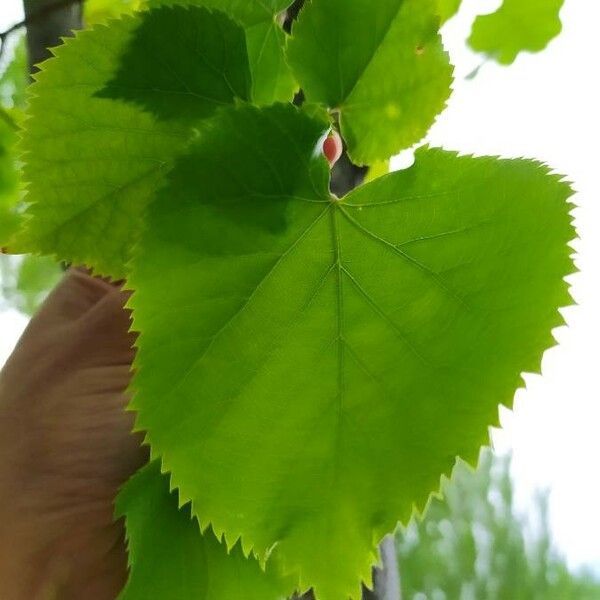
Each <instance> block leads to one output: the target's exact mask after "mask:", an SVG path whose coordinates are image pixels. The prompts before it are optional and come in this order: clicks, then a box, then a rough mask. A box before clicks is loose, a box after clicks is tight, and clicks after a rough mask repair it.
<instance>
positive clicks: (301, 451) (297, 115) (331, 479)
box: [130, 105, 574, 600]
mask: <svg viewBox="0 0 600 600" xmlns="http://www.w3.org/2000/svg"><path fill="white" fill-rule="evenodd" d="M322 130H323V125H322V124H321V123H320V122H318V121H314V120H312V119H311V118H310V117H308V116H307V115H306V114H304V113H302V112H299V111H298V110H297V109H295V108H293V107H292V106H280V105H276V106H274V107H272V108H268V109H263V110H259V109H255V108H251V107H242V108H238V109H230V110H225V111H222V112H220V113H219V114H218V115H217V116H216V117H215V118H214V119H213V120H211V121H210V122H206V124H205V125H204V126H203V127H202V131H201V132H200V136H199V139H198V140H197V142H196V143H195V144H194V145H193V147H191V148H190V150H189V153H188V154H186V156H185V157H182V158H181V159H180V160H179V161H178V164H177V165H176V167H175V168H174V169H173V171H172V172H171V174H170V176H169V184H168V186H167V187H166V188H165V189H164V190H163V191H162V192H161V193H160V194H159V197H158V198H157V200H156V202H154V203H153V204H152V206H151V207H150V209H149V216H148V227H147V229H146V232H145V234H144V235H143V237H142V240H141V242H140V245H139V246H138V248H137V251H136V257H135V259H134V261H133V265H132V275H131V280H130V283H131V285H132V287H133V289H135V290H136V292H135V294H134V296H133V299H132V301H131V305H132V307H133V308H134V328H135V329H136V330H138V331H141V336H140V338H139V342H138V343H139V351H138V357H137V363H136V375H135V379H134V389H135V391H136V396H135V398H134V401H133V405H132V406H133V408H134V409H135V410H136V411H137V412H138V417H137V418H138V421H137V425H138V427H139V428H140V429H143V430H145V431H146V432H147V440H148V441H149V442H150V444H151V448H152V453H153V456H155V457H159V456H160V457H161V458H162V460H163V465H164V468H165V469H167V470H169V471H171V473H172V482H173V485H174V486H175V487H177V488H179V490H180V494H181V499H182V501H183V502H187V501H190V500H191V501H192V505H193V511H194V514H195V515H196V516H197V518H198V519H199V521H200V523H201V524H202V525H203V526H207V525H208V524H211V526H212V527H213V529H214V531H215V532H216V533H217V535H218V536H221V535H224V536H225V539H226V541H227V542H228V543H229V544H232V543H233V542H235V541H237V540H238V539H239V538H240V536H241V540H242V545H243V547H244V549H245V550H246V551H249V550H250V549H253V550H254V551H255V552H256V553H257V554H258V556H259V557H267V556H269V557H270V560H276V561H277V564H278V565H282V568H283V569H284V572H286V573H287V572H291V573H294V574H295V576H296V577H297V578H298V579H297V580H298V587H299V588H300V589H303V590H304V589H306V588H309V587H313V588H314V590H315V593H316V596H317V597H318V598H319V600H340V598H349V597H351V598H354V599H355V600H358V599H359V598H360V581H361V579H363V580H365V581H368V580H369V578H370V567H371V565H372V564H373V562H374V558H375V556H376V545H377V541H378V540H379V539H381V537H382V536H383V535H384V534H386V533H387V532H389V531H391V530H392V529H393V528H394V527H395V525H396V523H397V522H398V520H402V521H403V522H405V523H406V522H407V521H408V519H409V517H410V515H411V513H412V510H413V507H414V506H417V507H423V505H424V504H425V502H426V501H427V498H428V496H429V494H430V493H431V492H432V491H433V490H435V489H437V488H438V485H439V480H440V476H441V475H442V474H447V473H449V471H450V470H451V469H452V466H453V464H454V462H455V459H456V457H457V456H461V457H463V458H464V459H466V460H468V461H474V460H475V459H476V457H477V455H478V452H479V448H480V446H481V445H482V444H485V443H486V442H487V441H488V428H489V426H491V425H495V424H497V423H498V405H499V404H500V403H504V404H505V405H508V406H510V405H511V402H512V398H513V394H514V391H515V389H516V388H517V387H518V386H519V385H520V382H521V379H520V376H521V373H522V372H523V371H525V370H527V371H533V370H536V369H538V368H539V365H540V359H541V356H542V352H543V351H544V349H546V348H548V347H549V346H551V345H552V344H553V338H552V335H551V330H552V328H553V327H556V326H557V325H559V324H561V322H562V321H561V317H560V315H559V313H558V311H557V309H558V308H559V307H561V306H563V305H566V304H568V303H569V302H570V297H569V294H568V289H567V285H566V283H565V282H564V280H563V278H564V277H565V275H567V274H568V273H570V272H571V271H572V270H573V265H572V261H571V259H570V250H569V247H568V245H567V243H568V242H569V241H570V240H571V239H572V238H573V236H574V232H573V228H572V225H571V220H570V216H569V208H570V205H569V203H568V202H567V198H568V196H569V195H570V193H571V192H570V188H569V186H568V185H567V184H565V183H562V182H561V181H560V178H559V177H557V176H554V175H550V174H549V173H548V170H547V169H546V168H545V167H544V166H542V165H540V164H539V163H535V162H532V161H526V160H498V159H494V158H472V157H466V156H465V157H461V156H458V155H456V154H454V153H450V152H444V151H441V150H428V149H424V150H421V151H419V152H418V153H417V157H416V163H415V165H414V166H413V167H411V168H410V169H407V170H405V171H401V172H397V173H392V174H389V175H386V176H383V177H380V178H378V179H376V180H375V181H373V182H372V183H369V184H367V185H365V186H363V187H361V188H359V189H358V190H356V191H355V192H353V193H351V194H349V195H348V196H346V197H344V198H343V199H342V200H339V201H338V200H337V199H335V198H332V197H331V196H330V195H329V193H328V190H327V183H328V169H327V165H326V161H325V159H324V158H322V156H321V155H320V153H319V152H315V145H316V143H317V140H318V139H319V137H320V136H321V135H322ZM165 290H168V294H165Z"/></svg>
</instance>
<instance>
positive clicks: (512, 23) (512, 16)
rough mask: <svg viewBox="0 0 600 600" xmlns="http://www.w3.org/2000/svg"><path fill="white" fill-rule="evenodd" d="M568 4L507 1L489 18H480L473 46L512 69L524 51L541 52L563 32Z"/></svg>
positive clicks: (546, 0)
mask: <svg viewBox="0 0 600 600" xmlns="http://www.w3.org/2000/svg"><path fill="white" fill-rule="evenodd" d="M563 3H564V0H504V3H503V4H502V6H501V7H500V8H499V9H498V10H497V11H496V12H495V13H492V14H489V15H482V16H479V17H477V19H476V20H475V23H474V24H473V30H472V31H471V37H470V38H469V44H470V45H471V48H473V50H476V51H477V52H483V53H485V54H487V56H489V57H490V58H492V59H494V60H496V61H498V62H499V63H500V64H503V65H509V64H511V63H512V62H514V60H515V59H516V58H517V55H518V54H519V53H520V52H523V51H529V52H539V51H540V50H543V49H544V48H545V47H546V46H547V45H548V43H549V42H550V40H552V39H553V38H555V37H556V36H557V35H558V34H559V33H560V32H561V29H562V24H561V22H560V16H559V13H560V9H561V8H562V5H563Z"/></svg>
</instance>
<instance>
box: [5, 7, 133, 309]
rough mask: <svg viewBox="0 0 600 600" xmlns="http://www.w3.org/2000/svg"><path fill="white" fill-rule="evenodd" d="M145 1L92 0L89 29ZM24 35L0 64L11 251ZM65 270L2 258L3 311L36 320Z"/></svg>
mask: <svg viewBox="0 0 600 600" xmlns="http://www.w3.org/2000/svg"><path fill="white" fill-rule="evenodd" d="M141 4H142V2H141V0H88V1H87V2H86V3H85V5H84V9H85V12H84V18H85V23H86V25H95V24H98V23H104V22H106V21H107V20H109V19H111V18H115V17H118V16H120V15H122V14H124V13H126V12H130V11H132V10H135V9H137V8H139V7H140V6H141ZM27 64H28V62H27V49H26V44H25V34H24V31H22V30H21V31H16V32H15V33H14V35H13V36H11V37H9V38H8V40H7V42H6V47H5V48H4V49H3V52H2V61H1V62H0V247H2V248H6V247H10V238H11V236H12V235H13V233H14V232H15V230H16V229H17V228H18V227H19V224H20V219H21V214H22V212H23V202H22V200H23V196H24V194H23V186H22V184H21V182H20V180H19V164H18V145H17V143H18V130H19V127H20V123H21V122H22V119H23V114H24V110H25V106H26V90H27V85H28V84H29V81H30V78H29V74H28V66H27ZM61 273H62V268H61V266H60V265H59V264H57V263H56V262H55V261H54V260H52V259H51V258H49V257H39V256H9V255H6V254H1V255H0V309H4V308H14V309H16V310H19V311H20V312H22V313H24V314H25V315H29V316H31V315H32V314H33V313H34V312H35V311H36V310H37V308H38V307H39V305H40V304H41V302H42V301H43V300H44V298H45V297H46V295H47V294H48V292H49V290H51V289H52V287H54V285H55V284H56V283H57V282H58V280H59V279H60V277H61Z"/></svg>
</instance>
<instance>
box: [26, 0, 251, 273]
mask: <svg viewBox="0 0 600 600" xmlns="http://www.w3.org/2000/svg"><path fill="white" fill-rule="evenodd" d="M168 10H171V9H159V11H168ZM180 10H183V9H180ZM190 10H191V9H190ZM196 11H200V12H203V11H202V9H194V14H197V13H196ZM159 14H161V15H164V16H165V23H166V22H170V21H169V19H168V18H167V17H166V15H165V13H164V12H160V13H159ZM154 15H155V13H153V12H144V13H139V14H138V15H137V16H135V17H125V18H124V19H122V20H120V21H113V22H112V23H111V25H110V27H105V26H98V27H96V28H95V29H93V30H90V31H84V32H81V33H79V34H77V36H76V37H75V38H74V39H70V40H68V41H67V42H66V43H65V44H64V45H63V46H60V47H59V48H58V49H56V50H55V54H56V58H54V59H51V60H50V61H47V62H46V63H43V65H42V71H41V73H39V74H38V75H37V76H36V79H37V82H36V83H35V84H34V85H33V86H32V94H31V97H30V108H29V115H30V118H29V120H28V121H27V123H26V132H25V139H24V143H23V148H24V150H25V167H24V178H25V180H26V181H27V182H29V186H28V189H29V194H28V196H27V200H28V201H29V202H30V203H31V206H30V208H29V210H28V215H29V220H28V222H27V227H26V228H25V230H24V231H23V232H22V234H21V235H20V236H19V240H18V241H19V243H18V245H17V248H16V249H17V250H20V251H22V252H35V253H41V254H51V255H56V256H58V257H59V258H60V259H63V260H66V261H68V262H74V263H83V264H86V265H88V266H90V267H93V268H95V269H96V271H97V272H99V273H102V274H105V275H112V276H113V277H123V276H124V275H125V274H126V270H127V269H126V265H127V262H128V260H129V254H130V249H131V247H132V245H133V244H134V243H135V241H136V239H137V234H138V232H139V230H140V228H141V224H142V222H143V220H142V217H143V214H144V210H145V207H146V205H147V204H148V202H149V201H150V199H151V198H152V197H153V195H154V193H155V191H156V189H157V188H158V187H159V186H160V185H161V183H162V181H163V177H164V175H165V173H166V172H168V170H169V169H170V167H171V163H172V160H173V158H174V157H175V156H176V155H177V154H178V153H180V152H182V151H183V150H184V149H185V147H186V144H187V143H188V141H189V139H190V137H191V136H192V135H193V134H192V131H191V130H190V128H189V125H187V124H185V125H184V124H183V121H181V124H179V122H176V121H174V120H169V121H168V122H167V121H161V120H157V118H156V117H155V116H153V115H151V114H149V113H147V112H145V111H143V110H141V109H140V108H139V107H137V106H135V105H134V104H132V103H127V102H123V101H120V100H118V99H109V98H105V97H100V96H103V95H106V89H105V87H106V84H107V83H108V82H109V81H111V80H114V77H115V73H117V71H118V69H119V68H120V59H121V57H122V56H123V54H124V53H126V52H127V49H128V48H129V47H130V44H131V41H132V40H133V39H135V37H136V34H137V31H138V29H139V28H140V27H144V23H145V22H146V20H153V19H154ZM219 19H220V17H219ZM173 37H177V36H176V35H175V34H174V33H173ZM158 39H160V38H158ZM157 43H158V41H157ZM215 43H217V42H215ZM219 48H221V46H219ZM208 50H209V49H207V51H208ZM240 51H241V49H240ZM202 57H203V55H202V54H200V55H199V56H196V58H195V63H194V64H195V65H197V64H199V63H201V62H202ZM145 59H146V56H145ZM235 60H236V59H234V57H232V58H231V61H232V62H234V61H235ZM239 60H240V61H242V60H245V59H244V58H243V57H241V56H240V57H239ZM140 68H142V69H146V68H145V67H143V65H142V66H141V67H140ZM152 69H155V67H154V66H152ZM155 70H156V69H155ZM132 76H133V75H132ZM137 76H138V77H142V75H141V74H140V73H138V74H137ZM164 91H165V95H166V92H170V91H172V90H169V89H167V90H164ZM158 96H159V94H157V97H158ZM144 99H145V100H146V102H150V100H149V97H148V96H144V95H143V94H142V93H141V92H140V100H141V101H143V100H144ZM169 102H170V104H169V106H171V107H172V109H173V110H175V109H179V110H180V111H181V113H182V114H184V113H185V111H186V110H187V108H188V107H189V98H188V96H186V95H185V94H183V95H176V94H171V95H170V100H169Z"/></svg>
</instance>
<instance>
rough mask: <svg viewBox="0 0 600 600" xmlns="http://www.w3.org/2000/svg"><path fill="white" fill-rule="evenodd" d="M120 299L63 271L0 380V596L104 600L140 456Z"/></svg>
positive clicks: (114, 591)
mask: <svg viewBox="0 0 600 600" xmlns="http://www.w3.org/2000/svg"><path fill="white" fill-rule="evenodd" d="M125 300H126V295H125V294H124V293H123V292H121V291H119V290H118V289H117V288H116V287H115V286H113V285H111V284H109V283H107V282H105V281H103V280H101V279H97V278H92V277H90V276H89V275H87V274H86V273H84V272H82V271H78V270H71V271H70V272H69V273H68V274H67V275H66V276H65V278H64V280H63V281H62V282H61V283H60V285H59V286H58V287H57V288H56V289H55V290H54V292H53V293H52V294H51V295H50V297H49V298H48V300H47V301H46V302H45V303H44V305H43V306H42V308H41V310H40V312H39V313H38V315H36V316H35V317H34V318H33V320H32V321H31V323H30V325H29V326H28V328H27V329H26V331H25V333H24V334H23V337H22V338H21V340H20V341H19V344H18V345H17V348H16V350H15V351H14V353H13V355H12V356H11V358H10V359H9V361H8V362H7V364H6V366H5V368H4V369H3V371H2V372H1V373H0V599H2V600H75V599H77V600H114V598H116V596H117V595H118V593H119V591H120V589H121V588H122V586H123V585H124V583H125V578H126V573H127V567H126V551H125V543H124V532H123V524H122V523H120V522H117V523H115V522H114V520H113V500H114V497H115V495H116V493H117V490H118V488H119V486H120V485H122V484H123V483H124V482H125V481H126V480H127V478H128V477H129V476H130V475H131V474H132V473H133V472H134V471H135V470H136V469H137V468H139V467H140V466H141V465H142V464H144V462H145V461H146V460H147V451H146V449H145V448H142V447H141V438H140V436H139V435H131V433H130V432H131V429H132V425H133V417H132V415H131V414H128V413H126V412H125V411H124V407H125V404H126V402H127V397H126V394H125V390H126V388H127V386H128V384H129V380H130V376H131V362H132V359H133V356H134V350H133V349H132V345H133V342H134V341H135V337H134V336H133V335H132V334H129V333H128V330H129V326H130V315H129V313H128V311H126V310H124V309H123V304H124V302H125Z"/></svg>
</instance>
